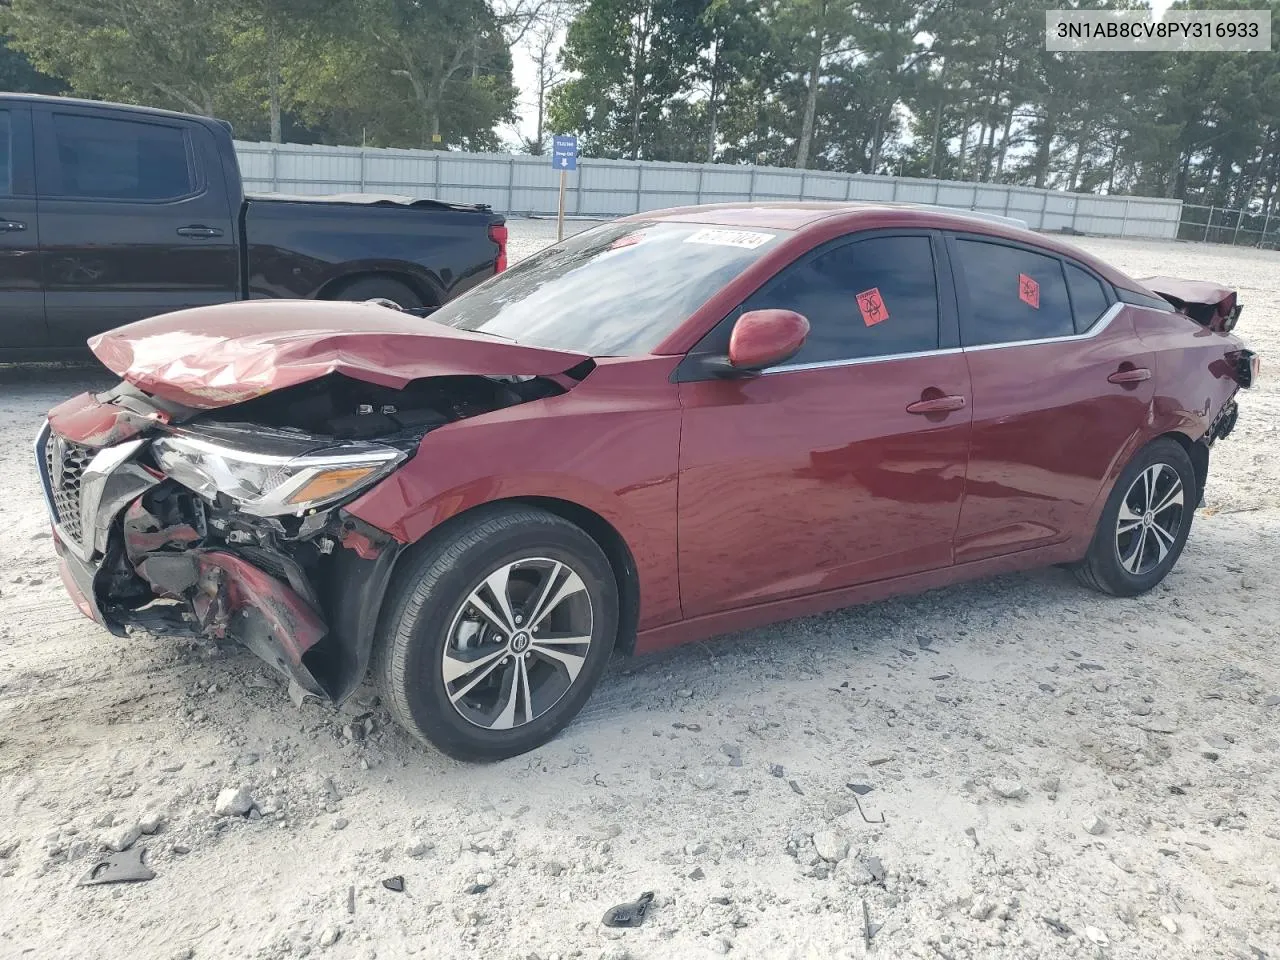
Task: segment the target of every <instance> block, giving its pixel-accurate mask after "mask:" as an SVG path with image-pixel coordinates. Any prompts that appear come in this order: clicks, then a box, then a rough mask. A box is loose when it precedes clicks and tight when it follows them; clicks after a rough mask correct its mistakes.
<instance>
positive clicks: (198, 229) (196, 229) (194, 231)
mask: <svg viewBox="0 0 1280 960" xmlns="http://www.w3.org/2000/svg"><path fill="white" fill-rule="evenodd" d="M178 236H180V237H204V238H206V239H207V238H209V237H220V236H222V230H221V229H219V228H218V227H206V226H204V225H202V224H199V223H193V224H192V225H191V226H189V227H179V228H178Z"/></svg>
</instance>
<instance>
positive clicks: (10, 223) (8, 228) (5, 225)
mask: <svg viewBox="0 0 1280 960" xmlns="http://www.w3.org/2000/svg"><path fill="white" fill-rule="evenodd" d="M25 229H27V225H26V224H25V223H23V222H22V221H21V220H0V233H13V232H15V231H18V230H25Z"/></svg>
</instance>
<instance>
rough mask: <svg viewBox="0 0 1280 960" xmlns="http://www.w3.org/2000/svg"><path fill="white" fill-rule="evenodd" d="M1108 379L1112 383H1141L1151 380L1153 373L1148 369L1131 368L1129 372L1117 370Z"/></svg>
mask: <svg viewBox="0 0 1280 960" xmlns="http://www.w3.org/2000/svg"><path fill="white" fill-rule="evenodd" d="M1107 379H1108V380H1110V381H1111V382H1112V383H1141V382H1142V381H1143V380H1150V379H1151V371H1150V370H1148V369H1147V368H1146V367H1130V368H1129V369H1127V370H1117V371H1116V372H1115V373H1113V374H1112V375H1111V376H1109V377H1107Z"/></svg>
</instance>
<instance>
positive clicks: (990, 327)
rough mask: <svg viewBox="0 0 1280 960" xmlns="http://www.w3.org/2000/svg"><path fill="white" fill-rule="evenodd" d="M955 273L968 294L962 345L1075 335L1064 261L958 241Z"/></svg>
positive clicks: (998, 245)
mask: <svg viewBox="0 0 1280 960" xmlns="http://www.w3.org/2000/svg"><path fill="white" fill-rule="evenodd" d="M954 249H955V251H956V261H957V263H956V272H957V274H958V279H959V280H960V281H961V284H962V286H963V289H964V291H965V293H966V294H967V296H966V298H965V300H966V302H965V304H964V305H963V307H964V308H963V309H962V311H961V315H960V340H961V342H962V343H963V344H964V345H965V346H967V347H973V346H982V345H986V344H996V343H1016V342H1018V341H1021V340H1045V339H1049V338H1051V337H1065V336H1070V335H1071V334H1073V333H1075V321H1074V319H1073V317H1072V313H1071V302H1070V300H1068V299H1067V284H1066V280H1065V279H1064V278H1063V274H1062V261H1060V260H1058V259H1057V258H1056V257H1050V256H1044V255H1042V254H1038V253H1033V252H1032V251H1030V250H1026V249H1023V248H1021V247H1011V246H1006V245H1005V244H1002V243H991V242H987V241H983V240H963V239H960V240H957V241H956V243H955V248H954Z"/></svg>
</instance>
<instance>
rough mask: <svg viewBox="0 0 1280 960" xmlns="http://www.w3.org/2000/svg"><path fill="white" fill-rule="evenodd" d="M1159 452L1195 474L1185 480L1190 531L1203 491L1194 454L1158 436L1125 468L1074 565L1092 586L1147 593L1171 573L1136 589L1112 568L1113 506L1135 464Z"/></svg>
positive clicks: (1082, 580)
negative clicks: (1121, 580) (1086, 549)
mask: <svg viewBox="0 0 1280 960" xmlns="http://www.w3.org/2000/svg"><path fill="white" fill-rule="evenodd" d="M1159 452H1163V453H1164V457H1165V458H1166V460H1172V461H1181V462H1183V463H1184V465H1185V471H1183V473H1184V475H1189V476H1190V478H1191V483H1190V484H1189V485H1188V484H1184V486H1185V487H1186V491H1187V498H1188V504H1187V507H1186V509H1187V510H1188V511H1190V513H1191V516H1189V517H1188V519H1187V528H1188V532H1189V527H1190V525H1191V522H1192V519H1191V518H1192V516H1194V511H1195V504H1196V503H1198V502H1199V500H1200V491H1199V490H1198V489H1197V483H1196V474H1195V470H1194V468H1193V467H1192V464H1191V458H1190V457H1189V456H1188V455H1187V451H1186V450H1185V449H1184V448H1183V447H1182V445H1181V444H1180V443H1178V442H1177V441H1176V440H1173V439H1171V438H1169V437H1157V438H1156V439H1155V440H1153V441H1152V442H1151V443H1149V444H1147V445H1146V446H1145V447H1143V448H1142V449H1141V450H1139V451H1138V452H1137V453H1136V454H1135V455H1134V457H1133V459H1132V460H1130V461H1129V464H1128V465H1127V466H1126V467H1125V469H1124V470H1123V471H1122V472H1121V474H1120V476H1119V478H1118V479H1117V481H1116V484H1115V486H1114V487H1113V488H1112V491H1111V496H1110V497H1109V498H1108V499H1107V504H1106V506H1105V507H1104V508H1103V510H1102V514H1101V516H1100V517H1099V518H1098V527H1097V529H1096V530H1094V533H1093V539H1092V540H1091V541H1090V543H1089V552H1088V553H1086V554H1085V557H1084V559H1083V560H1081V561H1080V562H1079V563H1077V564H1075V565H1074V566H1073V567H1072V572H1074V573H1075V575H1076V579H1077V580H1078V581H1080V583H1081V584H1083V585H1084V586H1086V587H1089V588H1090V589H1091V590H1097V591H1098V592H1100V593H1106V594H1110V595H1111V596H1113V597H1128V596H1134V595H1135V594H1136V593H1143V592H1145V591H1146V590H1149V589H1151V587H1154V586H1155V584H1156V583H1159V582H1160V580H1162V579H1164V576H1166V575H1167V574H1168V570H1166V571H1165V573H1164V574H1162V575H1161V577H1160V580H1156V581H1155V582H1154V583H1152V584H1151V585H1150V586H1148V587H1143V588H1142V589H1140V590H1136V591H1135V590H1134V588H1133V587H1132V586H1131V585H1129V584H1124V583H1117V582H1116V581H1115V578H1114V577H1113V576H1111V574H1110V572H1109V569H1108V568H1109V567H1111V566H1112V565H1113V564H1112V563H1111V555H1112V549H1111V524H1112V522H1113V521H1112V519H1111V513H1112V507H1113V506H1114V505H1115V504H1116V498H1118V497H1122V496H1124V494H1125V492H1127V490H1128V486H1129V483H1130V482H1132V481H1131V480H1130V478H1129V471H1130V469H1131V468H1132V466H1133V465H1134V464H1139V463H1141V464H1144V465H1145V464H1146V463H1149V462H1151V461H1152V460H1154V459H1155V458H1154V457H1152V454H1153V453H1159ZM1185 542H1186V538H1185V536H1184V537H1183V544H1185ZM1177 552H1178V556H1181V553H1182V545H1179V546H1178V548H1177ZM1178 556H1175V557H1174V559H1173V562H1172V563H1170V565H1169V569H1170V570H1171V569H1173V564H1175V563H1177V560H1178Z"/></svg>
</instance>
